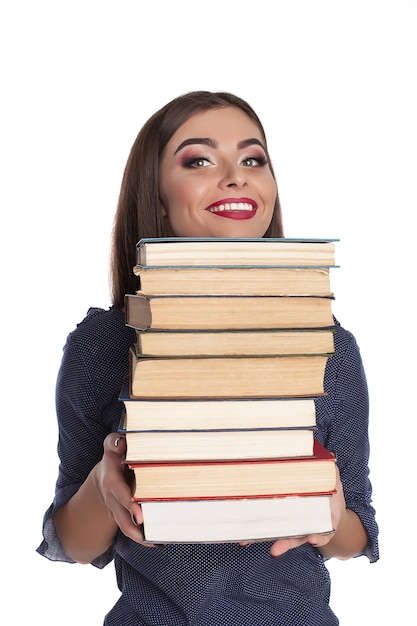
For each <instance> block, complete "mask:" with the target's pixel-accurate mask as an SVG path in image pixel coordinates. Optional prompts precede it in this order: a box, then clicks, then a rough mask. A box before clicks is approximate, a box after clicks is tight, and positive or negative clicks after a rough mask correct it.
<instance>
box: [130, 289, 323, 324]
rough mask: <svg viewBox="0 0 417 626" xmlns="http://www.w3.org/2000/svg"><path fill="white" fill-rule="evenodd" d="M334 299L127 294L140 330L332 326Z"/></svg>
mask: <svg viewBox="0 0 417 626" xmlns="http://www.w3.org/2000/svg"><path fill="white" fill-rule="evenodd" d="M332 302H333V299H332V298H325V297H313V296H299V297H297V296H211V295H210V296H147V295H143V294H141V293H137V294H127V295H126V296H125V316H126V324H127V325H128V326H132V327H133V328H137V329H138V330H146V329H154V330H236V329H240V330H243V329H247V330H255V329H279V328H281V329H288V330H289V329H296V328H305V329H307V328H310V329H311V328H331V327H333V326H334V319H333V315H332Z"/></svg>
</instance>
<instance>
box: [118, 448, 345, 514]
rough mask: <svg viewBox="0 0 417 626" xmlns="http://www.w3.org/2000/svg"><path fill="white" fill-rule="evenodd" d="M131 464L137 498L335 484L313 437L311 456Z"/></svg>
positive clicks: (308, 490)
mask: <svg viewBox="0 0 417 626" xmlns="http://www.w3.org/2000/svg"><path fill="white" fill-rule="evenodd" d="M129 467H130V469H131V470H132V471H133V477H134V484H133V497H134V499H135V500H138V501H145V500H169V499H171V500H172V499H173V500H175V499H191V500H192V499H197V500H199V499H205V498H214V499H216V498H239V497H240V498H251V497H261V496H262V497H266V496H268V497H273V496H277V495H281V496H282V495H287V496H291V495H292V496H293V495H306V494H316V495H317V494H319V493H329V492H332V491H334V489H335V488H336V467H335V458H334V455H333V454H331V453H330V452H328V451H327V450H326V449H325V448H324V447H323V446H322V445H321V444H320V443H319V442H318V441H317V440H315V447H314V455H313V456H310V457H300V458H297V459H270V460H265V459H256V460H251V461H214V462H208V461H200V462H197V461H195V462H189V463H186V462H182V463H130V464H129ZM255 506H256V505H255Z"/></svg>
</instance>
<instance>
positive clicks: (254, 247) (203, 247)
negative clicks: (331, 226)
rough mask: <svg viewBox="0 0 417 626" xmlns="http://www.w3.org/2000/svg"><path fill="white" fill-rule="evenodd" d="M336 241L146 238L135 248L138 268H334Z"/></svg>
mask: <svg viewBox="0 0 417 626" xmlns="http://www.w3.org/2000/svg"><path fill="white" fill-rule="evenodd" d="M336 241H337V239H290V238H270V239H269V238H258V239H233V238H232V239H227V238H226V239H219V238H215V239H210V238H192V237H190V238H187V237H184V238H183V237H168V238H147V239H146V238H145V239H141V240H140V241H139V242H138V244H137V246H136V258H137V265H148V266H155V267H156V266H159V267H162V266H173V265H178V266H179V265H182V266H186V265H188V266H197V265H201V266H202V265H206V266H209V265H214V266H215V265H223V266H227V265H259V266H261V265H304V266H323V267H325V266H327V267H332V266H335V242H336Z"/></svg>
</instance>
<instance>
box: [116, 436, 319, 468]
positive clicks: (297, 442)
mask: <svg viewBox="0 0 417 626" xmlns="http://www.w3.org/2000/svg"><path fill="white" fill-rule="evenodd" d="M125 436H126V445H127V452H126V461H128V462H129V463H135V462H139V463H143V462H146V461H152V462H154V461H155V462H158V461H161V462H162V461H219V460H226V459H240V460H243V459H256V458H259V457H262V458H266V459H267V458H271V459H272V458H274V457H282V458H288V457H297V456H311V455H312V454H313V444H314V430H313V429H307V428H275V429H239V430H237V429H234V430H214V429H210V430H202V429H196V430H185V431H149V430H148V431H143V430H142V431H132V430H127V431H126V434H125Z"/></svg>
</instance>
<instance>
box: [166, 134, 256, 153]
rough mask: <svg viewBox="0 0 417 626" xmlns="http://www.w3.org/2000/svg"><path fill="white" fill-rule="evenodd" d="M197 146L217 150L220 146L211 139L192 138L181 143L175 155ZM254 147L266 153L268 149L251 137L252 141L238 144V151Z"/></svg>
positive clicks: (247, 140) (243, 141) (244, 140)
mask: <svg viewBox="0 0 417 626" xmlns="http://www.w3.org/2000/svg"><path fill="white" fill-rule="evenodd" d="M195 144H201V145H204V146H209V147H210V148H217V147H218V145H219V144H218V142H217V141H215V140H214V139H210V138H209V137H190V138H189V139H185V140H184V141H183V142H181V143H180V145H179V146H178V148H177V149H176V150H175V152H174V154H177V152H179V151H180V150H182V149H183V148H185V146H190V145H195ZM253 145H257V146H260V147H261V148H262V149H263V150H265V152H266V148H265V146H264V145H263V143H262V142H261V141H259V139H256V138H255V137H251V138H250V139H243V140H242V141H239V142H238V144H237V147H238V150H241V149H242V148H248V147H249V146H253Z"/></svg>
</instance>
